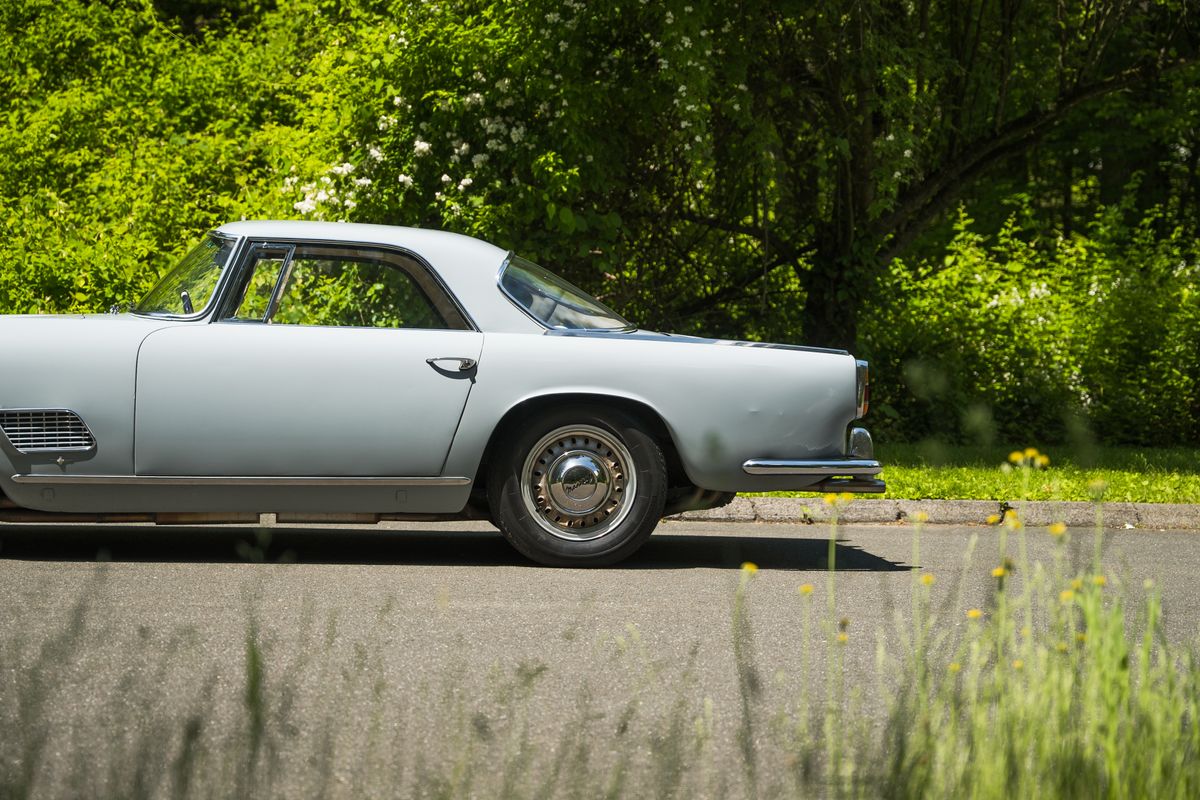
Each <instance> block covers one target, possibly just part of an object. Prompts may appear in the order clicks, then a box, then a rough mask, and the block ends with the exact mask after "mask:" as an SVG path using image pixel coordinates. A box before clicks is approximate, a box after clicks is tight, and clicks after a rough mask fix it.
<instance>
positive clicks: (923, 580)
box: [921, 575, 934, 586]
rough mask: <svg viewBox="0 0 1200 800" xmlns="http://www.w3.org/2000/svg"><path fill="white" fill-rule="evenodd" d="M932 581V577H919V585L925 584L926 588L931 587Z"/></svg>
mask: <svg viewBox="0 0 1200 800" xmlns="http://www.w3.org/2000/svg"><path fill="white" fill-rule="evenodd" d="M933 581H934V577H933V576H932V575H922V576H921V583H923V584H925V585H926V586H932V585H933Z"/></svg>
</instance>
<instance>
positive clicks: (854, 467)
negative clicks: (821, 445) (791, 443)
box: [742, 458, 883, 477]
mask: <svg viewBox="0 0 1200 800" xmlns="http://www.w3.org/2000/svg"><path fill="white" fill-rule="evenodd" d="M742 469H743V470H744V471H745V472H746V474H747V475H815V476H830V477H832V476H835V475H878V474H879V473H881V472H883V467H882V466H880V464H879V462H878V461H873V460H870V459H865V458H835V459H829V460H822V461H777V460H773V459H765V458H763V459H760V458H753V459H750V460H749V461H747V462H746V463H745V464H742Z"/></svg>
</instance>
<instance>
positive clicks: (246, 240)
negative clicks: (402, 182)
mask: <svg viewBox="0 0 1200 800" xmlns="http://www.w3.org/2000/svg"><path fill="white" fill-rule="evenodd" d="M256 245H270V246H278V247H281V248H282V247H297V246H301V245H312V246H314V247H325V246H328V247H358V248H367V249H375V250H386V251H390V252H393V253H399V254H401V255H404V256H408V257H409V258H411V259H412V260H413V261H415V262H416V263H417V266H419V267H421V269H423V270H425V272H426V274H428V275H429V276H430V277H431V278H432V279H433V281H434V283H435V284H437V286H438V288H439V289H441V290H442V293H443V294H444V295H445V296H446V297H447V298H448V299H449V300H450V303H451V305H453V306H454V308H455V309H456V310H457V311H458V313H459V314H460V315H461V316H462V318H463V322H465V323H466V324H467V327H466V328H370V327H368V328H360V330H434V331H442V330H444V331H459V330H471V331H475V332H476V333H482V332H483V331H482V329H481V328H480V327H479V325H478V324H477V323H476V322H475V319H474V318H473V317H472V316H471V315H470V313H469V312H468V311H467V309H466V307H465V306H463V304H462V302H461V301H460V300H459V299H458V296H457V295H455V294H454V292H452V291H450V287H449V286H448V285H447V284H446V282H445V281H444V280H442V276H441V275H439V274H438V271H437V270H436V269H434V268H433V265H431V264H430V263H429V262H428V261H427V260H425V259H424V258H422V257H421V255H420V254H419V253H416V252H414V251H412V250H410V249H408V248H407V247H402V246H400V245H396V244H381V243H377V242H364V241H361V240H359V241H355V240H344V239H305V238H298V237H292V238H287V237H283V238H269V239H268V238H253V237H250V236H245V237H242V242H241V244H240V245H239V246H238V252H237V258H238V259H239V263H238V272H239V274H240V273H241V272H242V271H244V270H245V269H248V266H247V265H245V264H242V263H240V260H241V259H242V256H243V248H247V247H254V246H256ZM277 288H278V287H277ZM221 302H222V305H224V303H225V298H221ZM226 311H227V310H226V309H223V310H222V314H225V313H226ZM227 321H229V318H228V316H222V318H220V319H217V320H214V322H227ZM302 327H312V328H349V327H351V326H346V325H309V326H302Z"/></svg>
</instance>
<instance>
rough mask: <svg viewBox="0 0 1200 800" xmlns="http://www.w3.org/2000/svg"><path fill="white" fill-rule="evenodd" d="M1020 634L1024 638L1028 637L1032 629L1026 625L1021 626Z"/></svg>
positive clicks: (1031, 634) (1031, 633)
mask: <svg viewBox="0 0 1200 800" xmlns="http://www.w3.org/2000/svg"><path fill="white" fill-rule="evenodd" d="M1021 636H1022V638H1025V639H1028V638H1029V637H1030V636H1033V631H1032V630H1030V628H1029V626H1028V625H1026V626H1025V627H1023V628H1021Z"/></svg>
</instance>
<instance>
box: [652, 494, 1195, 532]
mask: <svg viewBox="0 0 1200 800" xmlns="http://www.w3.org/2000/svg"><path fill="white" fill-rule="evenodd" d="M1008 508H1013V509H1015V510H1016V511H1017V512H1018V513H1019V514H1020V515H1021V519H1022V521H1024V523H1025V524H1026V525H1050V524H1051V523H1055V522H1062V523H1065V524H1066V525H1067V526H1068V527H1073V528H1090V527H1093V526H1095V524H1096V507H1095V505H1093V504H1092V503H1087V502H1067V501H1036V502H1020V501H1018V502H1014V503H1001V502H997V501H993V500H860V501H858V502H853V503H851V504H850V505H848V506H845V507H844V508H842V509H840V510H839V513H838V521H839V522H843V523H847V524H863V523H876V524H883V523H892V524H905V523H911V522H912V520H913V519H914V518H915V517H916V515H917V514H919V513H924V514H925V515H926V516H927V517H928V519H927V523H928V524H930V525H986V524H987V519H988V517H989V516H991V515H993V514H1002V513H1003V512H1004V511H1005V510H1006V509H1008ZM832 511H833V509H831V508H830V507H829V506H827V505H825V503H824V502H822V500H821V498H820V497H811V498H810V497H736V498H734V500H733V502H732V503H730V504H729V505H727V506H724V507H722V508H712V509H707V510H704V511H687V512H685V513H683V514H678V515H676V516H674V517H671V519H678V520H693V521H705V522H783V523H793V524H794V523H800V524H815V523H825V522H828V521H829V519H830V517H831V515H832ZM1101 514H1102V516H1101V519H1102V521H1103V523H1104V525H1105V527H1108V528H1152V529H1159V530H1168V529H1169V530H1200V505H1191V504H1186V503H1105V504H1104V505H1103V507H1102V509H1101Z"/></svg>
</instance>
